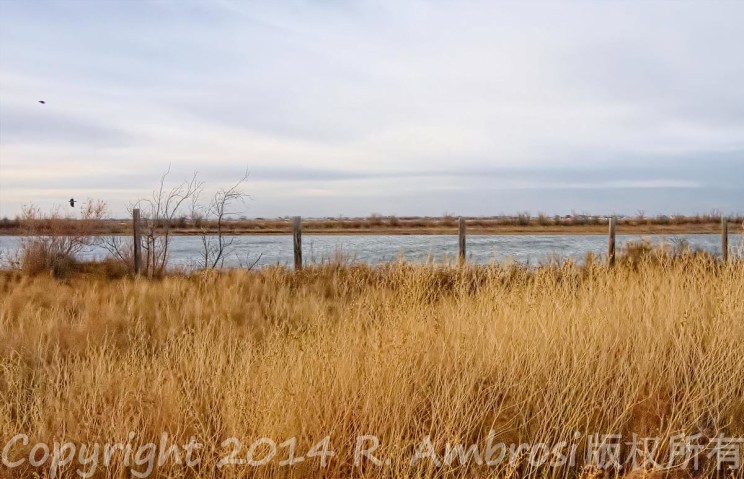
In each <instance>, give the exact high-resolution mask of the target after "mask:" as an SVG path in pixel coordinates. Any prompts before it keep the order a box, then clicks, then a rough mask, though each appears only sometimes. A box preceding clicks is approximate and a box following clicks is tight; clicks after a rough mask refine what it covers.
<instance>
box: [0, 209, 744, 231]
mask: <svg viewBox="0 0 744 479" xmlns="http://www.w3.org/2000/svg"><path fill="white" fill-rule="evenodd" d="M728 219H729V222H730V223H731V225H732V227H733V230H732V231H731V233H737V232H738V231H736V230H737V229H738V228H736V226H735V225H737V224H738V225H741V224H743V223H744V216H743V215H735V216H728ZM60 220H61V221H60ZM465 220H466V222H467V226H468V234H522V233H525V234H529V233H535V234H539V233H543V234H606V233H607V231H606V225H607V221H608V219H607V216H600V215H588V214H573V215H553V216H551V215H545V214H538V215H536V216H535V215H531V214H529V213H519V214H516V215H500V216H472V217H465ZM28 221H35V222H38V223H39V224H34V225H33V228H32V229H33V231H35V232H36V233H37V234H38V233H40V232H43V231H44V225H43V222H44V219H38V220H29V219H23V218H15V219H8V218H2V219H0V234H3V235H23V234H26V232H27V231H29V228H28V227H29V226H32V225H29V224H28ZM55 221H56V223H55V225H54V229H55V230H56V232H57V233H59V232H60V229H62V230H64V229H65V228H64V223H68V226H69V229H70V231H71V232H74V231H76V230H77V225H76V223H77V222H78V221H80V220H78V219H75V218H72V217H71V218H66V219H61V218H59V217H57V218H56V220H55ZM60 222H61V223H62V224H60ZM302 223H303V224H302V227H303V231H304V232H305V233H306V234H451V233H453V232H455V231H457V227H458V217H457V216H455V215H451V214H445V215H443V216H439V217H430V216H384V215H379V214H373V215H370V216H368V217H357V218H344V217H336V218H332V217H326V218H303V219H302ZM720 223H721V213H719V212H715V211H713V212H711V213H707V214H698V215H671V216H667V215H658V216H646V215H644V214H637V215H633V216H618V217H617V225H618V228H619V229H620V232H621V233H629V234H634V233H635V234H652V233H661V234H664V233H667V234H675V233H676V234H684V233H718V232H719V231H720ZM88 226H93V228H91V229H93V230H94V231H95V232H96V233H97V234H101V235H109V234H129V233H131V230H132V222H131V219H97V220H95V224H94V225H88ZM161 226H162V227H163V228H167V229H169V230H170V233H171V234H181V235H190V234H203V233H204V232H205V231H206V232H214V233H217V231H218V224H217V222H216V221H215V220H209V219H204V218H202V217H190V216H180V217H177V218H173V219H171V220H169V221H168V224H167V225H166V224H163V225H161ZM219 228H221V229H222V231H223V233H227V234H235V235H240V234H268V235H270V234H289V233H291V231H292V218H291V217H284V218H246V217H240V218H229V219H228V218H226V219H224V220H223V221H222V224H221V225H219Z"/></svg>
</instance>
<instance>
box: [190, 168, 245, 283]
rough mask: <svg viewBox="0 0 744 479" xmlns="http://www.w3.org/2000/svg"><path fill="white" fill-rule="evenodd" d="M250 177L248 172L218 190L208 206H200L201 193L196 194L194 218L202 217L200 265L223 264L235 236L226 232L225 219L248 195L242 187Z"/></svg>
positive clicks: (210, 267)
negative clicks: (234, 206)
mask: <svg viewBox="0 0 744 479" xmlns="http://www.w3.org/2000/svg"><path fill="white" fill-rule="evenodd" d="M247 179H248V172H246V173H245V174H244V175H243V177H242V178H241V179H240V180H238V181H237V182H236V183H235V184H234V185H232V186H231V187H229V188H226V189H220V190H218V191H217V192H216V193H215V194H214V196H213V197H212V198H211V200H210V202H209V204H208V205H207V206H206V207H203V208H200V207H199V206H198V199H199V198H198V197H199V195H198V194H197V195H195V196H194V200H195V201H194V203H193V205H192V215H191V216H192V218H196V217H198V218H200V219H202V220H203V221H201V222H200V223H199V224H200V226H199V229H200V230H201V240H202V257H201V259H202V261H201V264H200V266H201V267H202V268H205V269H213V268H216V267H218V266H223V265H224V262H225V258H226V256H227V254H228V253H229V251H230V249H231V247H232V244H233V242H234V241H235V239H234V238H228V237H227V236H226V234H225V220H226V219H227V218H228V217H229V216H231V215H234V214H237V213H238V212H235V211H231V208H232V207H233V205H234V204H235V203H238V202H242V201H244V200H245V199H246V198H248V195H247V194H246V193H245V191H243V189H242V187H243V184H244V183H245V181H246V180H247Z"/></svg>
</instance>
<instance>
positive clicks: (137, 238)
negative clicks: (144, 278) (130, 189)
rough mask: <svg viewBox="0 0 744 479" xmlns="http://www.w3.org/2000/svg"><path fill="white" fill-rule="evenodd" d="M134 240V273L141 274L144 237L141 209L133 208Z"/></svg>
mask: <svg viewBox="0 0 744 479" xmlns="http://www.w3.org/2000/svg"><path fill="white" fill-rule="evenodd" d="M132 236H133V238H132V242H133V246H134V274H135V276H139V275H140V273H141V271H142V238H141V235H140V210H139V208H134V209H133V210H132Z"/></svg>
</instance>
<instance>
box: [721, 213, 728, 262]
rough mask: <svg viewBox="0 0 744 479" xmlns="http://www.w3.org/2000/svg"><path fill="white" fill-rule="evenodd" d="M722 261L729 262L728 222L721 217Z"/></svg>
mask: <svg viewBox="0 0 744 479" xmlns="http://www.w3.org/2000/svg"><path fill="white" fill-rule="evenodd" d="M721 259H722V260H723V261H724V263H725V262H726V261H728V220H727V219H726V217H725V216H721Z"/></svg>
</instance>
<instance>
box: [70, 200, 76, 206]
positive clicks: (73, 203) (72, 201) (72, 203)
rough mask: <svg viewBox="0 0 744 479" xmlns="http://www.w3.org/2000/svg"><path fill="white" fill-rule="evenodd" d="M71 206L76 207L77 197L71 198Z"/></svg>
mask: <svg viewBox="0 0 744 479" xmlns="http://www.w3.org/2000/svg"><path fill="white" fill-rule="evenodd" d="M70 206H71V207H73V208H74V207H75V198H70Z"/></svg>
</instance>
